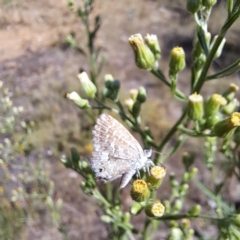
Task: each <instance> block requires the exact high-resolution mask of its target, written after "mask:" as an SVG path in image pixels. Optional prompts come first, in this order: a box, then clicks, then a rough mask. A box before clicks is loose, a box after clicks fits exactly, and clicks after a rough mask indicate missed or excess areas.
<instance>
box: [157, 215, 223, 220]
mask: <svg viewBox="0 0 240 240" xmlns="http://www.w3.org/2000/svg"><path fill="white" fill-rule="evenodd" d="M183 218H187V219H194V218H201V219H208V220H211V221H219V220H221V219H220V218H214V217H210V216H207V215H195V216H192V215H188V214H174V215H170V214H169V215H168V214H166V215H163V216H162V217H159V218H156V220H179V219H183Z"/></svg>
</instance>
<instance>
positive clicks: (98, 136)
mask: <svg viewBox="0 0 240 240" xmlns="http://www.w3.org/2000/svg"><path fill="white" fill-rule="evenodd" d="M92 134H93V148H94V150H93V152H92V156H91V167H92V170H93V172H94V173H95V176H96V178H97V179H99V180H102V181H103V182H110V181H113V180H114V179H117V178H119V177H121V183H120V188H124V187H125V186H126V185H127V184H128V182H129V181H130V180H131V178H132V177H133V175H134V174H137V176H139V177H140V173H139V170H140V169H142V168H143V170H144V171H148V170H149V166H154V163H153V162H152V161H151V159H149V158H150V157H151V155H152V150H151V149H150V150H143V149H142V147H141V146H140V144H139V143H138V141H137V140H136V139H135V138H134V137H133V136H132V135H131V133H130V132H129V131H128V130H127V129H126V128H125V127H124V126H123V125H122V124H121V123H119V122H118V121H117V120H116V119H115V118H113V117H112V116H110V115H107V114H102V115H100V116H99V117H98V119H97V121H96V124H95V126H94V128H93V131H92Z"/></svg>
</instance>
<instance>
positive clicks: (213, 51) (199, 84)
mask: <svg viewBox="0 0 240 240" xmlns="http://www.w3.org/2000/svg"><path fill="white" fill-rule="evenodd" d="M239 12H240V10H239V11H238V12H236V13H235V14H233V16H232V17H231V18H229V19H228V20H227V21H226V23H225V24H224V26H223V27H222V29H221V31H220V33H219V35H218V37H217V39H216V41H215V43H214V45H213V47H212V49H211V51H210V53H209V55H208V56H207V59H206V62H205V64H204V66H203V69H202V72H201V75H200V77H199V79H198V82H197V84H196V86H195V88H194V91H193V92H198V93H199V92H200V90H201V88H202V86H203V84H204V82H205V80H206V76H207V72H208V69H209V67H210V65H211V63H212V61H213V58H214V56H215V54H216V52H217V50H218V48H219V46H220V44H221V42H222V40H223V38H224V36H225V35H226V33H227V30H228V29H229V28H230V27H231V25H232V24H233V23H234V22H235V21H236V20H237V19H238V17H239Z"/></svg>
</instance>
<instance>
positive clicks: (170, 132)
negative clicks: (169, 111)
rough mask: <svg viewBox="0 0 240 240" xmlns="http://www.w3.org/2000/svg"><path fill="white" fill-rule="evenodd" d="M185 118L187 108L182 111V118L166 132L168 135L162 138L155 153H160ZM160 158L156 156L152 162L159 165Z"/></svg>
mask: <svg viewBox="0 0 240 240" xmlns="http://www.w3.org/2000/svg"><path fill="white" fill-rule="evenodd" d="M186 116H187V108H186V109H185V110H184V112H183V114H182V116H181V117H180V118H179V120H178V121H177V122H176V123H175V125H174V126H173V127H172V128H171V130H170V131H169V132H168V134H167V135H166V136H165V137H164V139H163V140H162V142H161V143H160V144H159V146H158V147H157V151H159V152H162V151H163V149H164V147H165V146H166V144H167V143H168V141H169V140H170V139H171V138H172V136H173V135H174V134H175V133H176V132H177V130H178V127H179V126H180V125H181V124H182V123H183V122H184V121H185V119H186ZM160 158H161V156H160V155H158V156H157V157H156V159H155V160H154V162H155V164H156V165H158V164H159V163H160Z"/></svg>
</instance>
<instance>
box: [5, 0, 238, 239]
mask: <svg viewBox="0 0 240 240" xmlns="http://www.w3.org/2000/svg"><path fill="white" fill-rule="evenodd" d="M0 3H1V5H0V7H1V8H0V81H2V82H3V87H2V92H3V95H4V94H5V95H6V94H7V95H10V97H11V101H12V102H13V105H14V106H16V107H19V106H22V107H23V108H24V110H23V112H22V113H21V114H19V116H18V118H17V120H16V126H20V127H16V128H15V127H14V130H12V132H11V131H10V132H5V133H3V134H2V136H0V142H1V144H2V145H4V146H5V144H6V139H11V144H12V146H13V149H14V153H12V152H10V153H8V154H9V156H11V158H13V160H12V161H10V160H9V164H6V165H4V164H2V168H1V171H0V173H1V174H0V198H2V199H3V201H2V202H3V204H2V206H3V207H2V208H4V209H9V210H6V214H5V215H4V216H3V215H2V216H1V219H2V221H3V223H4V224H6V229H7V228H8V229H9V230H8V231H7V234H9V235H8V236H9V238H1V239H29V240H30V239H45V240H46V239H71V240H75V239H76V240H77V239H106V238H107V236H106V233H107V227H106V226H105V225H104V224H103V223H102V222H101V221H100V218H99V216H100V214H101V211H100V209H98V208H97V206H96V205H95V204H94V202H93V200H92V199H91V198H89V197H87V196H86V195H84V194H83V193H82V191H81V189H80V177H79V176H78V175H77V174H76V173H75V172H73V171H72V170H68V169H66V168H65V167H64V166H63V164H62V163H61V161H60V157H61V155H62V154H66V153H68V152H69V149H70V147H73V146H74V147H76V148H77V150H78V151H79V152H80V153H81V154H82V155H83V156H86V157H88V156H89V154H90V152H91V150H92V147H91V129H92V126H93V124H94V122H92V121H91V120H90V119H89V118H88V117H87V116H86V115H85V114H84V112H83V111H81V110H79V109H78V108H77V107H76V106H75V105H73V104H72V103H71V102H70V101H68V100H67V99H66V98H65V94H66V93H67V92H71V91H77V90H78V89H79V90H80V84H79V81H78V79H77V74H78V72H79V70H80V69H84V70H85V71H86V72H88V70H89V62H88V60H87V59H86V57H85V56H84V55H83V54H81V53H80V52H79V51H77V50H76V49H73V48H71V47H70V46H69V45H68V44H67V42H66V37H67V35H69V34H72V35H74V36H75V38H76V40H77V41H78V43H79V44H80V46H81V47H82V48H83V49H84V48H86V44H87V39H86V34H85V29H84V26H83V24H82V23H81V21H80V20H79V18H77V17H76V16H75V15H74V14H73V13H72V12H71V11H70V10H69V9H68V7H67V2H66V1H65V0H58V1H56V0H41V1H32V0H1V1H0ZM76 3H77V4H81V1H80V0H79V1H76ZM223 4H224V1H218V4H217V7H215V8H214V12H213V13H212V18H211V20H210V25H209V31H210V32H211V33H212V35H215V34H216V33H217V32H218V30H219V28H220V27H221V25H222V24H223V21H224V20H225V16H226V12H225V8H224V7H223ZM185 8H186V7H185V1H181V0H178V1H173V2H169V1H164V0H158V1H157V0H155V1H154V0H152V1H150V0H145V1H143V0H141V1H139V0H131V1H130V0H123V1H117V0H104V1H100V0H96V1H95V4H94V9H93V12H92V16H93V20H94V17H95V16H96V15H100V16H101V28H100V30H99V32H98V35H97V39H96V45H97V46H98V47H100V48H101V51H102V54H103V55H104V56H105V58H106V63H105V66H104V69H103V71H102V79H101V81H102V84H103V76H104V75H105V74H107V73H111V74H112V75H113V76H114V77H115V78H116V79H118V80H120V81H121V92H120V98H121V99H123V100H124V99H125V98H126V97H127V96H128V92H129V90H130V89H132V88H138V87H139V86H144V87H145V88H146V89H147V93H148V102H147V103H146V104H145V108H144V109H143V113H144V114H142V117H143V120H144V121H145V123H146V124H148V125H149V126H150V128H151V129H152V131H153V132H154V136H155V138H156V139H159V141H160V139H161V138H162V136H164V134H165V133H166V131H167V129H169V128H170V127H171V126H172V125H173V124H174V121H175V120H176V119H177V117H178V116H180V113H181V110H182V107H181V105H179V103H178V102H177V101H175V100H174V99H173V98H172V96H171V95H170V93H169V91H168V90H167V88H166V87H165V86H164V85H163V84H162V83H160V82H159V81H156V79H155V77H154V76H153V75H151V74H150V73H148V72H147V71H144V70H140V69H138V68H137V67H136V66H135V63H134V57H133V53H132V50H131V48H130V46H129V43H128V38H129V36H131V35H132V34H135V33H141V34H142V35H146V34H147V33H149V34H156V35H157V36H158V39H159V42H160V46H161V49H162V59H161V61H160V67H161V69H162V70H163V71H164V73H165V74H166V75H168V60H169V53H170V51H171V49H172V48H173V47H175V46H180V47H183V48H184V50H185V53H186V61H187V67H186V69H185V70H184V71H183V72H182V73H181V74H180V76H179V88H180V89H181V90H182V91H183V92H184V93H186V94H188V95H189V82H190V67H191V51H192V38H193V35H194V27H195V26H194V22H193V21H192V16H191V15H190V14H189V13H188V12H187V11H186V10H185ZM239 24H240V22H239V21H238V22H236V23H235V25H234V26H233V28H232V30H231V31H230V32H229V33H228V35H227V42H226V45H225V48H224V51H223V54H222V56H221V57H220V58H218V59H217V60H215V62H214V64H213V67H212V69H211V70H210V71H211V72H212V73H213V72H214V71H215V70H219V69H221V68H223V67H224V66H227V65H228V64H230V63H232V62H234V61H235V60H236V59H237V58H239V56H240V46H239V37H240V28H239ZM229 81H230V82H233V83H235V84H239V76H238V75H235V76H234V77H231V79H228V81H226V79H223V80H218V81H217V82H214V81H212V82H209V83H207V84H206V86H205V88H204V89H203V92H202V94H203V95H204V94H208V93H218V92H223V91H224V89H225V88H227V86H228V85H229V83H230V82H229ZM20 110H21V109H20ZM4 113H6V111H5V112H4V111H2V113H1V114H2V116H1V117H4V116H5V115H3V114H4ZM22 129H24V130H22ZM191 144H192V145H191V146H194V147H195V148H199V149H198V151H199V158H201V154H200V152H201V148H200V147H199V146H197V145H194V141H192V143H191ZM188 147H189V145H188V144H186V146H185V148H186V149H187V148H188ZM2 154H3V152H2ZM4 154H6V152H5V153H4ZM178 154H179V153H176V154H175V155H174V156H173V157H172V159H170V161H169V162H168V163H167V169H168V170H167V171H168V172H170V171H174V172H175V173H176V175H177V174H178V172H179V171H181V170H179V166H180V165H179V161H180V157H179V156H178ZM6 156H8V155H6ZM1 158H2V156H1ZM9 159H10V157H9ZM21 167H24V168H25V167H26V170H24V169H21ZM199 168H200V170H201V164H200V163H199ZM180 169H181V168H180ZM21 174H22V175H21ZM201 174H202V177H203V178H204V177H205V176H204V173H201ZM24 179H25V180H26V179H28V181H27V182H26V181H25V180H24ZM39 182H41V184H40V185H39ZM50 183H51V184H52V185H51V184H50ZM229 184H231V183H229ZM42 187H43V188H44V191H45V192H48V191H52V192H51V199H48V201H47V202H46V201H44V203H41V201H39V199H41V196H40V193H41V191H42V190H41V188H42ZM36 189H38V190H39V191H40V193H39V191H37V190H36ZM161 189H164V188H161ZM239 190H240V189H237V187H236V192H235V193H232V195H230V196H229V199H231V200H232V201H236V199H237V198H238V196H239V195H237V194H238V193H239ZM14 191H17V192H18V193H19V191H20V192H21V191H24V192H26V194H30V195H31V194H33V193H34V192H35V193H36V195H38V196H37V197H36V199H38V200H37V201H35V200H34V201H32V202H31V204H30V205H31V206H29V203H26V202H24V201H22V200H21V199H19V198H17V197H16V198H17V199H18V200H17V201H15V203H14V204H13V203H12V202H11V201H8V199H12V197H13V196H14V194H15V195H17V194H18V193H16V192H14ZM193 191H194V186H193ZM48 193H49V192H48ZM160 194H161V196H162V197H164V196H165V195H167V187H166V191H163V193H160ZM234 194H235V195H234ZM31 196H32V195H31ZM123 196H124V198H125V202H126V206H127V205H128V204H129V202H131V198H130V196H129V194H128V190H126V191H125V190H124V192H123ZM194 198H195V199H194ZM58 199H62V203H61V201H58V204H59V206H60V205H61V206H62V207H61V209H62V210H61V214H60V215H59V216H58V215H57V214H58V210H57V207H58V206H57V205H56V203H57V200H58ZM51 200H52V201H53V202H54V204H52V203H51ZM191 200H192V201H197V202H201V201H202V203H204V197H203V196H198V197H196V196H194V197H192V199H191V196H190V200H189V201H191ZM45 203H46V204H47V206H48V208H47V207H45V205H44V204H45ZM4 204H5V205H4ZM51 204H52V205H51ZM55 207H56V209H55ZM18 208H19V209H21V211H22V210H23V211H26V208H27V209H28V210H29V208H30V209H31V214H29V215H28V218H27V219H25V220H21V221H20V222H19V223H16V222H15V223H14V224H13V222H14V220H15V219H18V217H19V219H22V218H21V217H22V215H21V214H22V213H21V211H20V213H18V212H17V211H16V209H18ZM52 208H54V209H55V210H56V211H55V210H54V211H53V210H52ZM49 209H50V210H49ZM16 212H17V213H16ZM53 212H55V214H56V216H55V218H54V217H53V216H51V214H52V213H53ZM18 214H19V215H18ZM0 215H1V213H0ZM58 218H60V219H61V220H60V221H61V225H62V229H60V230H61V231H58V229H57V227H56V226H57V224H56V222H57V221H59V220H58ZM50 219H53V221H52V220H50ZM140 219H141V218H139V219H137V218H136V224H137V223H138V224H140V225H141V220H140ZM7 221H10V223H11V221H12V223H11V224H7V223H6V222H7ZM54 221H55V223H54ZM2 234H3V233H2ZM16 237H18V238H16Z"/></svg>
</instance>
